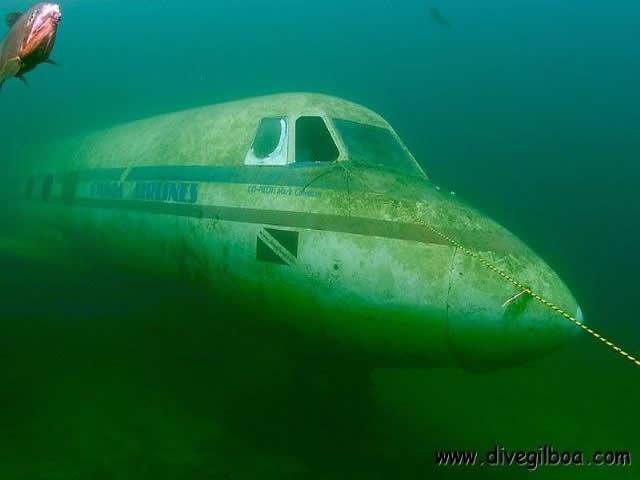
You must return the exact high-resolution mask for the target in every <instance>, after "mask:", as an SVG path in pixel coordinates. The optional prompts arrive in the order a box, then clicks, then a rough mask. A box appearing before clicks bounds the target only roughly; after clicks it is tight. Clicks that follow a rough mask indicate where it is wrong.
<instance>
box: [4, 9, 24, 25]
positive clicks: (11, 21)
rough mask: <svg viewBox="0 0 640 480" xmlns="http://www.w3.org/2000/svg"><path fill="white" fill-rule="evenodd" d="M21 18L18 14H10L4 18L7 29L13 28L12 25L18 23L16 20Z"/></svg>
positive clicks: (20, 14)
mask: <svg viewBox="0 0 640 480" xmlns="http://www.w3.org/2000/svg"><path fill="white" fill-rule="evenodd" d="M21 16H22V13H20V12H11V13H10V14H9V15H7V16H6V17H5V21H6V22H7V25H8V26H9V28H11V27H13V25H14V24H15V23H16V22H17V21H18V19H19V18H20V17H21Z"/></svg>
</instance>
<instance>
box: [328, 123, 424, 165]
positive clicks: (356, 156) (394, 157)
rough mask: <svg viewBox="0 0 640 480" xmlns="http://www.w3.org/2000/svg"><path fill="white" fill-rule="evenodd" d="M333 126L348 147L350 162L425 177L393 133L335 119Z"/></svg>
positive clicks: (379, 128)
mask: <svg viewBox="0 0 640 480" xmlns="http://www.w3.org/2000/svg"><path fill="white" fill-rule="evenodd" d="M333 123H334V125H335V127H336V129H337V130H338V133H339V134H340V136H341V137H342V141H343V142H344V144H345V146H346V147H347V152H348V153H349V159H351V160H353V161H355V162H359V163H362V164H364V165H368V166H372V167H383V168H388V169H391V170H395V171H397V172H400V173H404V174H405V175H412V176H418V177H424V173H423V172H422V171H421V170H420V168H419V167H418V165H417V164H416V162H415V160H413V158H411V156H410V155H409V154H408V153H407V151H406V150H405V149H404V148H403V146H402V145H401V144H400V142H398V140H397V139H396V138H395V136H394V135H393V133H392V132H391V131H390V130H388V129H386V128H382V127H376V126H373V125H366V124H364V123H357V122H352V121H349V120H340V119H333Z"/></svg>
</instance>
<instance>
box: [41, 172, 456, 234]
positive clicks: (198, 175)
mask: <svg viewBox="0 0 640 480" xmlns="http://www.w3.org/2000/svg"><path fill="white" fill-rule="evenodd" d="M301 167H302V166H298V167H290V166H287V167H264V168H261V167H257V168H247V167H212V166H145V167H133V168H131V170H130V171H129V173H128V174H127V175H126V178H124V179H123V178H122V176H123V174H124V172H125V171H126V169H124V168H106V169H95V170H83V171H80V172H79V175H78V181H79V182H91V181H101V182H105V181H107V182H118V183H119V184H120V185H121V184H122V182H124V183H128V184H129V185H131V184H132V183H133V184H135V185H134V186H133V190H132V191H133V192H134V195H133V197H123V196H121V190H120V189H119V187H118V185H113V186H111V187H110V188H99V189H96V190H95V192H93V193H92V196H93V195H95V194H97V195H98V197H99V198H95V197H94V198H86V197H80V196H76V197H75V198H74V199H73V202H72V203H67V205H75V206H80V207H89V208H103V209H118V210H129V211H138V212H146V213H153V214H164V215H175V216H183V217H192V218H204V219H213V220H222V221H230V222H242V223H251V224H258V225H272V226H278V227H287V228H293V229H308V230H318V231H327V232H336V233H351V234H356V235H365V236H375V237H383V238H393V239H399V240H409V241H414V242H420V243H436V244H442V245H446V244H447V243H446V242H445V241H444V240H443V239H442V238H440V237H438V236H437V235H435V234H434V233H432V232H431V231H430V230H428V229H427V228H426V227H424V226H422V225H419V224H411V223H401V222H394V221H389V220H379V219H373V218H366V217H352V216H348V215H335V214H326V213H313V212H299V211H298V212H296V211H286V210H271V209H260V208H244V207H228V206H218V205H203V204H201V203H198V201H197V185H198V184H201V183H235V184H247V185H248V186H249V187H250V186H251V184H252V183H255V185H253V186H254V187H256V188H262V187H264V188H265V189H268V188H271V187H272V186H273V185H283V186H284V185H289V186H298V187H299V186H303V189H302V190H304V191H305V192H306V191H307V190H306V189H305V188H304V187H306V186H307V184H308V183H309V179H308V178H306V177H305V175H296V173H298V174H299V173H301V170H302V168H301ZM320 168H321V167H318V168H315V167H312V168H311V170H312V173H313V175H314V176H315V175H316V172H318V171H319V170H320ZM324 168H326V166H325V167H324ZM320 171H322V170H320ZM121 179H122V182H120V180H121ZM184 182H191V183H190V185H189V188H188V189H185V188H184V187H183V186H177V187H176V188H166V189H165V188H164V186H165V185H162V187H163V188H160V187H158V188H156V189H155V190H154V189H152V188H151V187H152V186H154V185H155V184H156V183H157V184H158V185H160V184H164V183H184ZM140 184H144V187H136V185H140ZM192 186H193V187H192ZM314 186H315V184H314ZM116 187H118V188H116ZM136 188H137V189H136ZM129 190H130V191H131V189H129ZM165 190H166V191H165ZM173 190H175V192H178V193H177V198H172V196H171V195H172V192H173ZM142 192H144V195H142ZM175 192H173V193H174V194H175ZM165 193H166V195H165ZM183 194H184V195H183ZM141 196H142V197H143V198H140V197H141ZM181 197H184V198H183V199H182V201H181V200H180V198H181ZM167 200H169V201H167ZM174 200H177V201H174ZM50 201H56V200H53V199H50Z"/></svg>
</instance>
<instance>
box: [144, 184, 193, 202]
mask: <svg viewBox="0 0 640 480" xmlns="http://www.w3.org/2000/svg"><path fill="white" fill-rule="evenodd" d="M133 198H135V199H136V200H155V201H156V202H180V203H196V202H197V201H198V184H197V183H186V182H136V186H135V189H134V194H133Z"/></svg>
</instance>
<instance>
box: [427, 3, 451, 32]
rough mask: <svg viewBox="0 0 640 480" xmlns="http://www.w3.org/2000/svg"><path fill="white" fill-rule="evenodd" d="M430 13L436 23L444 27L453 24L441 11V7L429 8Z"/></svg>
mask: <svg viewBox="0 0 640 480" xmlns="http://www.w3.org/2000/svg"><path fill="white" fill-rule="evenodd" d="M429 14H430V15H431V19H432V20H433V21H434V22H435V23H437V24H438V25H440V26H442V27H446V28H449V27H450V26H451V24H450V23H449V20H447V19H446V18H444V16H443V15H442V13H441V12H440V9H438V8H430V9H429Z"/></svg>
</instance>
